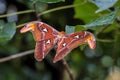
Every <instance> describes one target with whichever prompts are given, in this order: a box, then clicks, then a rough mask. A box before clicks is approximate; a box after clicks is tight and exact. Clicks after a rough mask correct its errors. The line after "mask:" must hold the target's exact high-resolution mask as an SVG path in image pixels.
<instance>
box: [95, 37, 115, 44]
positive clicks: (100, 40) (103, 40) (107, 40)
mask: <svg viewBox="0 0 120 80" xmlns="http://www.w3.org/2000/svg"><path fill="white" fill-rule="evenodd" d="M96 40H97V41H99V42H103V43H112V42H114V40H111V39H110V40H109V39H99V38H96Z"/></svg>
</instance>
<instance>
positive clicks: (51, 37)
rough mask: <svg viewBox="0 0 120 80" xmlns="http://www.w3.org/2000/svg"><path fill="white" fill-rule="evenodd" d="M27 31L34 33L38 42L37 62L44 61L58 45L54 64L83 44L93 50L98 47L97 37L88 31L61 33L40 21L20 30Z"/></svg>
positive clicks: (36, 48)
mask: <svg viewBox="0 0 120 80" xmlns="http://www.w3.org/2000/svg"><path fill="white" fill-rule="evenodd" d="M27 31H30V32H32V34H33V37H34V40H35V41H36V47H35V54H34V56H35V58H36V60H37V61H42V60H43V59H44V57H45V56H46V55H47V54H48V53H49V51H50V50H51V49H52V48H54V47H55V45H57V49H56V54H55V57H54V59H53V62H54V63H55V62H57V61H59V60H61V59H62V58H64V57H65V56H66V55H67V54H68V53H69V52H70V51H71V50H73V49H74V48H76V47H78V46H80V45H81V44H85V43H86V44H88V45H89V47H90V48H91V49H94V48H95V47H96V41H95V37H94V35H93V34H92V33H90V32H88V31H82V32H75V33H71V34H66V33H65V32H64V31H61V32H59V31H57V30H56V29H54V28H53V27H51V26H50V25H48V24H46V23H44V22H39V21H33V22H30V23H28V24H26V25H25V26H24V27H23V28H22V29H21V30H20V32H21V33H25V32H27Z"/></svg>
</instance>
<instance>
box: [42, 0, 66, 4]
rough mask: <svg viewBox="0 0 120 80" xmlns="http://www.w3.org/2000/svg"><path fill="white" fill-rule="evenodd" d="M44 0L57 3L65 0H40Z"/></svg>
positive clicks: (44, 0) (43, 0)
mask: <svg viewBox="0 0 120 80" xmlns="http://www.w3.org/2000/svg"><path fill="white" fill-rule="evenodd" d="M40 1H42V2H46V3H57V2H61V1H63V2H64V1H65V0H40Z"/></svg>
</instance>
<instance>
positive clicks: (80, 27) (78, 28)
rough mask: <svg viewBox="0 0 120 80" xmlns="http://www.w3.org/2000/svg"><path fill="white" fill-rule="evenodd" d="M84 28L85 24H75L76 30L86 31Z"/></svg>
mask: <svg viewBox="0 0 120 80" xmlns="http://www.w3.org/2000/svg"><path fill="white" fill-rule="evenodd" d="M84 30H86V28H84V26H82V25H77V26H75V32H78V31H84Z"/></svg>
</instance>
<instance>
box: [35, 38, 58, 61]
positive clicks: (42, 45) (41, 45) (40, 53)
mask: <svg viewBox="0 0 120 80" xmlns="http://www.w3.org/2000/svg"><path fill="white" fill-rule="evenodd" d="M56 42H57V41H56V39H53V38H51V39H47V40H43V41H39V42H36V48H35V55H34V56H35V58H36V60H37V61H42V60H43V59H44V57H45V56H46V55H47V53H49V51H50V50H51V49H52V48H53V47H54V45H55V44H56Z"/></svg>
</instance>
